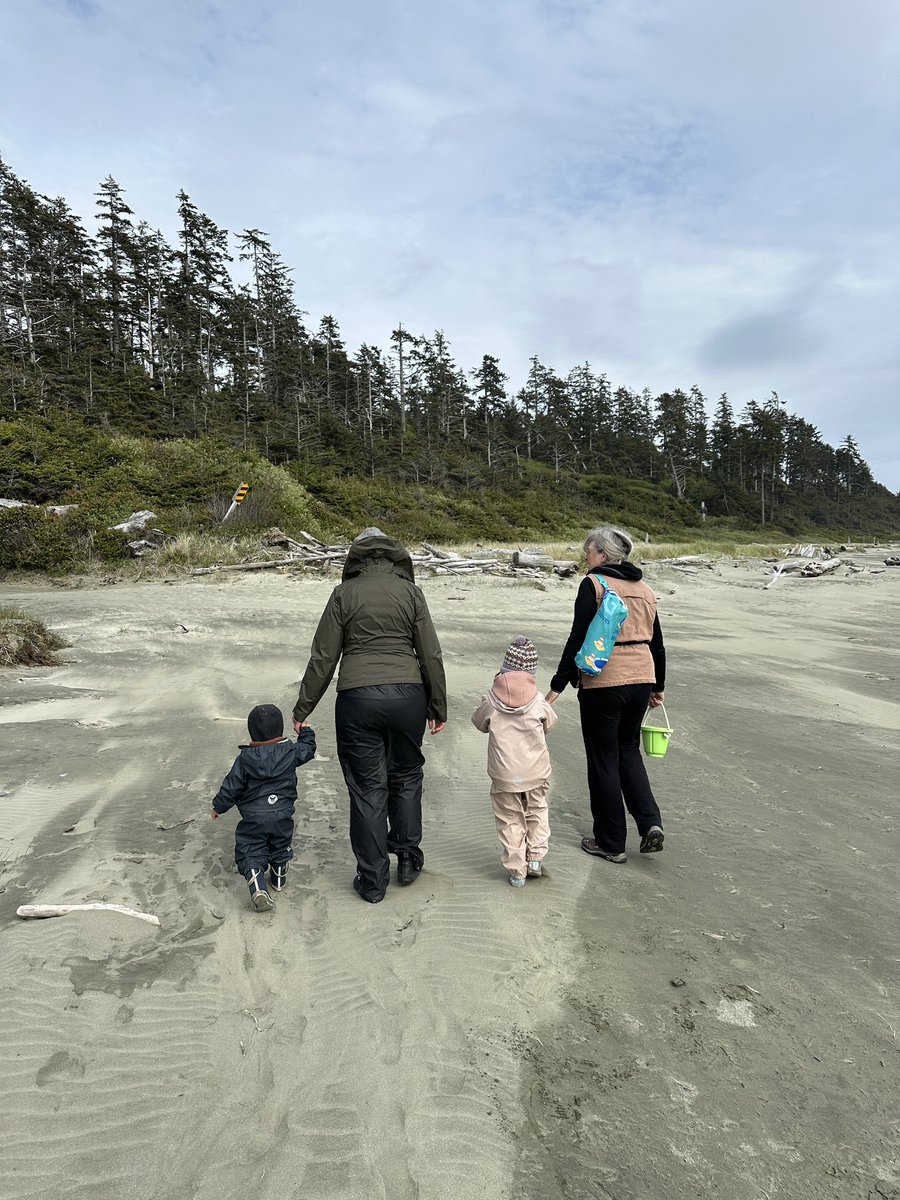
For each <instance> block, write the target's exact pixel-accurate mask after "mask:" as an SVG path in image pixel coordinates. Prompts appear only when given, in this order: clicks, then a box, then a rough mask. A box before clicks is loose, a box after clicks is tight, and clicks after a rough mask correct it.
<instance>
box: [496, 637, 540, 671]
mask: <svg viewBox="0 0 900 1200" xmlns="http://www.w3.org/2000/svg"><path fill="white" fill-rule="evenodd" d="M537 665H538V656H537V650H535V648H534V642H530V641H529V640H528V638H527V637H525V635H524V634H521V633H520V634H519V636H518V637H517V638H515V640H514V641H513V642H512V644H511V645H510V647H509V649H508V650H507V651H506V657H505V658H504V659H503V666H502V667H501V668H500V673H501V675H502V674H503V673H504V672H505V671H527V672H528V674H529V675H536V674H537Z"/></svg>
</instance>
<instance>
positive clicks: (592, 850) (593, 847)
mask: <svg viewBox="0 0 900 1200" xmlns="http://www.w3.org/2000/svg"><path fill="white" fill-rule="evenodd" d="M581 848H582V850H583V851H584V852H585V854H593V856H594V858H605V859H606V861H607V862H611V863H623V862H628V859H627V858H626V857H625V855H624V854H610V853H609V851H608V850H601V849H600V847H599V846H598V845H597V843H596V842H595V841H594V839H593V838H582V839H581Z"/></svg>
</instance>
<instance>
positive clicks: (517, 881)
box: [509, 875, 525, 887]
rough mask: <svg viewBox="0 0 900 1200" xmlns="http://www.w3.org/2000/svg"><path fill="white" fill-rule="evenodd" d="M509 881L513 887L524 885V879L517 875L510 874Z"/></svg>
mask: <svg viewBox="0 0 900 1200" xmlns="http://www.w3.org/2000/svg"><path fill="white" fill-rule="evenodd" d="M509 882H510V883H511V884H512V886H513V887H524V886H525V880H524V879H520V878H519V876H518V875H510V877H509Z"/></svg>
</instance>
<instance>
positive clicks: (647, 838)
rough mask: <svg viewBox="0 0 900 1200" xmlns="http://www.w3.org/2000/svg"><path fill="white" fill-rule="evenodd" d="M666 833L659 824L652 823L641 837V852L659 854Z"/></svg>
mask: <svg viewBox="0 0 900 1200" xmlns="http://www.w3.org/2000/svg"><path fill="white" fill-rule="evenodd" d="M665 838H666V835H665V834H664V833H663V831H662V830H661V829H660V827H659V826H658V825H651V826H650V828H649V829H648V830H647V832H646V833H645V834H644V836H643V837H642V838H641V854H658V853H659V851H660V850H662V848H663V842H664V841H665Z"/></svg>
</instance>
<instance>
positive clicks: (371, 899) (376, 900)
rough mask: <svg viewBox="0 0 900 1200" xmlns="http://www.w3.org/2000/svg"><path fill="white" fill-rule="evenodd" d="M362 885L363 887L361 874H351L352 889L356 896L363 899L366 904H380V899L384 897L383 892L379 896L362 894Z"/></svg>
mask: <svg viewBox="0 0 900 1200" xmlns="http://www.w3.org/2000/svg"><path fill="white" fill-rule="evenodd" d="M362 887H363V877H362V875H359V874H356V875H354V876H353V890H354V892H356V894H357V896H359V898H360V900H365V902H366V904H380V903H381V901H382V900H383V899H384V892H382V893H381V895H380V896H364V895H363V891H362Z"/></svg>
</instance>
